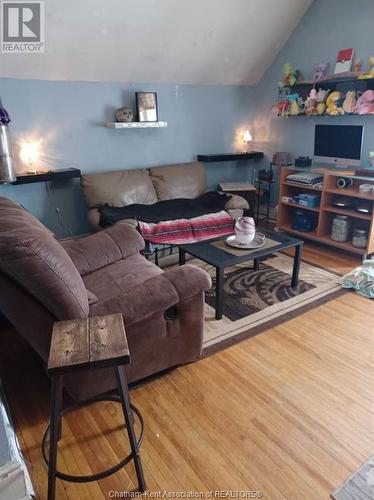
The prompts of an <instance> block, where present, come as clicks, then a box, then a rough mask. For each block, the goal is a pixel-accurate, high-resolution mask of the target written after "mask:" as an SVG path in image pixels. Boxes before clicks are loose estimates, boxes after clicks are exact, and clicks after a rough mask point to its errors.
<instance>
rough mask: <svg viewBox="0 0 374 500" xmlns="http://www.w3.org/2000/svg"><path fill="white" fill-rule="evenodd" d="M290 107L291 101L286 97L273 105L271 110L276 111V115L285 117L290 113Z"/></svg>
mask: <svg viewBox="0 0 374 500" xmlns="http://www.w3.org/2000/svg"><path fill="white" fill-rule="evenodd" d="M289 108H290V101H288V100H287V99H286V100H284V101H280V102H278V104H275V105H274V106H272V108H271V111H272V112H273V113H274V115H275V116H277V117H279V116H281V117H282V118H284V117H285V116H288V115H289Z"/></svg>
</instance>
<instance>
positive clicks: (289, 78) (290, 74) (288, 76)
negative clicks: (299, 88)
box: [279, 63, 297, 88]
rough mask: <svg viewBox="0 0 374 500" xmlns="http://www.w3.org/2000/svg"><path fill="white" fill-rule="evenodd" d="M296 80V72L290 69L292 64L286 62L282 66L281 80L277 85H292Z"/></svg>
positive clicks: (281, 86)
mask: <svg viewBox="0 0 374 500" xmlns="http://www.w3.org/2000/svg"><path fill="white" fill-rule="evenodd" d="M296 80H297V72H294V71H293V70H292V65H291V64H290V63H286V64H285V65H284V66H283V81H282V82H280V83H279V87H280V88H283V87H293V86H294V85H295V83H296Z"/></svg>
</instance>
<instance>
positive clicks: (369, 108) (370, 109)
mask: <svg viewBox="0 0 374 500" xmlns="http://www.w3.org/2000/svg"><path fill="white" fill-rule="evenodd" d="M357 97H358V99H357V103H356V106H355V107H354V113H357V114H358V115H371V114H374V90H365V92H358V93H357Z"/></svg>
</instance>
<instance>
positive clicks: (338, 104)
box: [326, 90, 344, 116]
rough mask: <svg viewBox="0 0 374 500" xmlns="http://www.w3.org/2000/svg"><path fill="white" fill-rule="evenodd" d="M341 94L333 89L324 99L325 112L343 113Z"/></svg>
mask: <svg viewBox="0 0 374 500" xmlns="http://www.w3.org/2000/svg"><path fill="white" fill-rule="evenodd" d="M342 103H343V94H342V93H341V92H338V91H337V90H335V91H334V92H331V94H330V95H329V96H328V98H327V100H326V114H327V115H331V116H337V115H344V110H343V108H342Z"/></svg>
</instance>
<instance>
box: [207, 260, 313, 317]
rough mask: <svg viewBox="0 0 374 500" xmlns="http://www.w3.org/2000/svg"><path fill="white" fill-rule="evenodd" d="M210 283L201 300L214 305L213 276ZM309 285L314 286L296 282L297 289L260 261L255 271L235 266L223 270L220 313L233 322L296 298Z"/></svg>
mask: <svg viewBox="0 0 374 500" xmlns="http://www.w3.org/2000/svg"><path fill="white" fill-rule="evenodd" d="M212 282H213V286H212V288H211V289H210V290H208V292H207V293H206V294H205V301H206V302H207V303H208V304H209V305H210V306H212V307H214V304H215V299H216V290H215V277H213V278H212ZM312 288H315V285H313V284H312V283H307V282H306V281H303V280H300V281H299V286H298V287H297V288H292V287H291V282H290V275H289V274H287V273H284V272H283V271H280V270H279V269H276V268H274V267H272V266H271V265H267V264H261V265H260V269H259V270H258V271H253V270H249V269H245V268H241V269H237V270H236V271H232V272H230V273H227V274H226V275H225V278H224V284H223V314H224V315H225V316H226V317H227V318H229V319H230V320H231V321H236V320H238V319H242V318H245V317H246V316H249V315H250V314H254V313H257V312H259V311H262V310H263V309H265V308H266V307H269V306H273V305H274V304H279V303H280V302H284V301H285V300H288V299H290V298H292V297H297V296H298V295H301V294H302V293H305V292H307V291H308V290H311V289H312Z"/></svg>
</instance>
